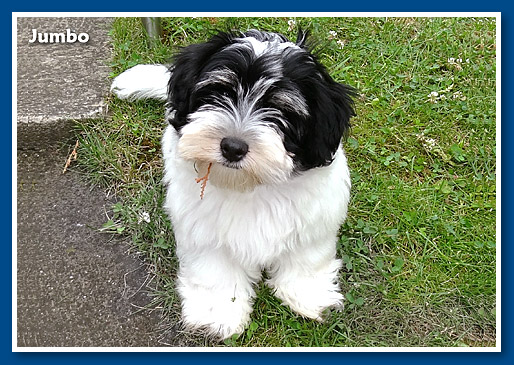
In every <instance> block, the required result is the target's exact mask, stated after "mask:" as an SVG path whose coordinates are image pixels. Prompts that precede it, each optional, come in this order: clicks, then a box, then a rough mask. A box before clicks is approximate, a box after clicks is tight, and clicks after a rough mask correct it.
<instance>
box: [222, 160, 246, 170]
mask: <svg viewBox="0 0 514 365" xmlns="http://www.w3.org/2000/svg"><path fill="white" fill-rule="evenodd" d="M221 165H222V166H224V167H227V168H229V169H233V170H241V169H242V167H241V164H238V163H234V162H228V161H224V162H222V163H221Z"/></svg>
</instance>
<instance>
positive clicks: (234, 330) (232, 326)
mask: <svg viewBox="0 0 514 365" xmlns="http://www.w3.org/2000/svg"><path fill="white" fill-rule="evenodd" d="M178 289H179V292H180V295H181V297H182V322H183V324H184V327H185V328H186V329H188V330H203V331H205V332H206V333H207V334H208V335H211V336H213V337H217V338H220V339H225V338H228V337H231V336H232V335H234V334H240V333H242V332H243V331H244V329H245V327H246V326H247V324H248V323H249V322H250V314H251V312H252V298H251V297H250V296H249V295H248V293H247V292H245V291H241V292H236V293H234V292H232V293H230V292H229V291H225V290H223V291H220V290H216V289H215V288H212V290H211V289H210V288H206V287H201V286H193V287H186V286H182V285H179V287H178Z"/></svg>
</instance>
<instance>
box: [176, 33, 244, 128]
mask: <svg viewBox="0 0 514 365" xmlns="http://www.w3.org/2000/svg"><path fill="white" fill-rule="evenodd" d="M233 37H234V36H233V35H232V34H230V33H219V34H217V35H215V36H213V37H212V38H211V39H210V40H209V41H207V42H205V43H200V44H193V45H190V46H187V47H184V48H182V50H181V51H180V52H179V53H178V54H177V55H176V56H175V58H174V61H173V65H172V66H171V69H170V71H171V77H170V80H169V83H168V105H169V107H170V108H172V109H174V110H175V113H174V114H173V118H172V119H171V120H170V121H169V122H170V123H171V124H172V125H173V126H174V127H175V129H177V130H180V128H182V127H183V126H184V125H185V124H186V123H187V115H188V114H189V113H191V112H192V110H191V108H192V92H193V90H194V87H195V85H196V84H197V81H198V79H199V77H200V75H201V73H202V69H203V68H204V66H205V64H206V63H207V62H208V61H209V59H210V57H212V55H213V54H215V53H216V52H218V51H219V50H220V49H222V48H223V47H225V46H227V45H228V44H230V43H232V40H233Z"/></svg>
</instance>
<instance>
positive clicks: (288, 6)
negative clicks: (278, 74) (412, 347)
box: [0, 0, 514, 365]
mask: <svg viewBox="0 0 514 365" xmlns="http://www.w3.org/2000/svg"><path fill="white" fill-rule="evenodd" d="M1 6H2V8H4V7H5V9H2V10H7V11H3V12H2V13H1V14H2V22H0V29H1V31H2V34H3V35H4V38H5V37H6V36H8V35H11V33H12V32H11V24H12V20H11V19H12V12H27V11H30V12H32V11H35V12H36V11H37V12H49V11H51V12H54V11H67V12H83V11H91V12H120V11H125V12H136V11H137V12H140V11H163V12H165V11H166V12H169V11H216V12H220V11H238V12H256V11H262V12H270V11H277V12H278V11H297V12H299V11H302V12H303V11H305V12H332V11H337V12H355V11H359V12H370V11H373V12H399V11H403V12H425V11H429V12H432V11H433V12H463V11H465V12H501V24H502V27H501V35H502V61H503V62H502V65H503V66H504V67H503V69H502V75H501V81H502V85H503V87H502V96H503V97H502V99H503V100H507V101H510V100H509V99H507V98H508V97H509V96H510V94H511V91H510V85H512V84H513V82H512V81H513V80H512V72H511V71H510V68H509V67H507V65H509V64H511V63H510V62H512V61H511V60H512V46H513V45H512V44H511V43H512V42H511V39H512V37H513V36H514V32H513V30H514V23H513V15H512V12H511V11H510V6H509V5H508V3H507V1H488V2H470V1H462V0H454V1H441V0H434V1H429V2H420V1H418V2H412V1H409V2H407V1H405V0H404V1H400V2H397V3H391V2H384V1H378V0H371V1H369V0H368V1H366V2H353V3H346V2H336V1H315V2H298V1H291V0H284V1H280V2H278V1H276V0H275V1H269V0H263V1H259V2H255V1H252V2H248V3H241V2H238V3H235V2H221V1H206V0H196V1H194V2H193V3H192V2H180V1H177V2H166V3H148V2H144V3H142V2H140V3H136V2H132V3H126V2H120V3H115V2H113V1H109V2H106V1H99V0H88V1H74V2H71V1H66V2H65V1H62V0H61V1H59V2H52V3H51V4H50V3H46V2H42V1H40V2H37V3H36V2H27V1H24V2H23V3H21V2H20V3H12V2H7V3H4V4H3V5H1ZM6 63H7V62H6ZM11 66H12V65H11ZM6 68H7V67H6ZM10 71H11V69H9V70H8V71H4V72H3V75H2V78H4V79H5V80H3V81H4V83H3V84H4V85H6V84H11V83H12V80H11V82H9V80H8V78H7V77H6V76H5V75H7V74H10ZM1 100H2V103H11V104H9V106H8V108H10V107H11V105H12V99H10V98H6V97H5V96H4V97H3V98H2V99H1ZM512 105H513V103H511V102H510V103H509V102H505V103H504V104H503V108H502V120H503V121H504V122H503V123H502V125H501V127H502V136H501V141H502V142H503V145H504V147H503V148H502V150H501V153H502V154H501V157H502V167H503V168H502V172H503V178H502V181H508V180H507V179H508V175H507V173H508V171H509V170H510V165H511V163H510V161H511V160H512V159H511V157H512V156H511V149H510V148H508V147H505V146H508V145H507V144H506V143H507V141H508V140H507V138H508V137H509V136H511V135H512V129H513V128H514V127H513V125H512V123H510V122H509V121H510V120H511V118H510V116H511V113H512ZM4 123H9V128H8V131H5V132H4V133H2V137H0V138H1V143H0V149H1V152H2V156H9V155H11V151H12V145H11V142H12V141H11V132H12V129H11V128H12V127H13V126H12V125H11V120H9V121H5V122H4ZM11 158H12V156H11ZM506 167H507V168H506ZM1 181H3V184H5V185H6V186H5V188H4V189H3V191H4V192H6V191H11V189H12V187H8V186H7V185H11V184H9V182H11V181H12V176H11V169H9V171H8V174H3V178H2V179H1ZM502 181H500V182H499V183H500V184H501V182H502ZM511 199H512V196H511V194H510V193H509V191H507V190H503V191H502V196H501V202H502V205H503V206H504V207H506V206H507V207H508V206H510V203H511ZM2 203H3V206H4V207H6V208H5V209H6V210H7V209H9V210H11V206H12V196H11V198H9V197H8V196H7V194H6V193H4V194H2ZM507 213H508V212H507ZM508 218H509V216H508V214H506V213H505V212H504V215H503V219H502V223H503V222H504V223H507V222H508V221H507V219H508ZM1 224H2V228H3V231H4V232H10V233H11V235H9V239H6V240H5V242H4V244H5V245H9V247H10V245H11V242H12V239H11V237H12V233H13V232H12V220H7V219H3V220H1ZM501 233H502V236H503V242H505V244H503V245H502V257H503V260H502V264H503V265H502V266H503V269H502V278H503V279H504V280H502V294H503V295H502V307H503V311H502V329H503V330H502V333H501V339H502V352H501V353H259V352H258V351H259V350H258V349H254V350H251V351H253V352H251V353H144V354H140V353H12V352H11V349H12V347H11V346H12V343H11V342H12V329H11V323H12V319H11V313H12V310H11V303H12V300H8V299H5V298H4V299H3V300H2V301H1V307H2V308H1V309H2V311H1V313H2V323H3V324H4V325H3V331H2V332H3V336H5V337H3V341H2V342H1V352H0V358H1V359H2V360H5V361H7V362H8V363H9V364H11V363H20V364H23V363H37V364H40V363H46V362H48V363H51V364H59V363H62V364H69V363H70V362H73V363H76V362H84V363H91V362H96V363H99V364H100V363H109V364H112V363H113V362H117V363H120V362H123V363H137V364H141V363H148V362H149V361H155V362H157V361H160V360H162V361H166V362H170V361H172V362H181V361H182V362H191V361H198V362H202V363H211V362H215V363H217V362H219V363H223V364H229V363H236V362H237V363H243V364H245V365H252V364H261V363H262V362H266V363H271V362H273V363H279V362H280V363H283V362H286V363H292V362H295V363H296V362H301V363H312V362H319V361H320V360H321V361H323V362H326V363H328V362H335V363H339V362H341V363H344V364H361V363H380V364H382V363H398V362H405V363H407V364H409V363H414V362H416V363H417V362H420V361H421V362H425V361H426V362H430V363H433V362H437V363H439V364H442V363H455V362H459V363H460V362H466V365H468V364H469V362H471V363H475V362H476V363H481V364H483V363H486V362H489V363H495V364H507V363H514V361H513V356H512V353H513V351H514V350H513V349H512V345H513V342H512V337H511V335H510V332H511V330H512V328H513V326H512V316H511V315H510V311H509V308H510V305H511V304H512V301H511V293H510V290H509V289H510V287H511V285H509V284H510V280H509V279H510V278H511V277H512V274H513V266H514V265H509V262H508V261H507V260H508V259H510V258H511V257H512V248H511V247H509V246H511V245H510V239H511V238H512V234H511V233H510V232H509V231H506V230H503V231H502V232H501ZM6 236H7V235H6V234H4V237H6ZM2 261H3V262H2V265H1V266H0V267H1V270H2V274H4V275H2V277H4V278H6V279H5V280H6V281H7V280H9V279H7V278H10V277H11V273H12V266H11V255H2ZM9 289H11V288H9ZM9 289H7V290H9ZM7 290H5V291H7Z"/></svg>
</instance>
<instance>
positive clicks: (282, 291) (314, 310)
mask: <svg viewBox="0 0 514 365" xmlns="http://www.w3.org/2000/svg"><path fill="white" fill-rule="evenodd" d="M333 242H334V239H331V240H327V241H326V243H325V246H324V247H323V246H322V247H319V246H318V247H317V248H316V249H315V250H309V249H308V248H307V249H305V250H301V251H300V250H298V251H297V252H293V253H287V254H284V255H283V256H282V257H281V258H280V259H279V260H278V261H277V262H276V263H275V264H274V265H273V266H272V267H271V272H270V274H271V275H272V277H271V279H269V280H268V285H270V286H271V287H272V288H273V289H275V295H276V296H277V297H278V298H280V299H281V300H282V301H283V302H284V304H287V305H289V307H290V308H291V309H292V310H293V311H295V312H296V313H298V314H300V315H301V316H303V317H307V318H312V319H315V320H318V321H323V317H322V314H323V311H324V310H325V309H327V308H336V309H341V308H342V307H343V296H342V295H341V294H340V292H339V284H338V280H337V276H338V271H339V269H340V267H341V260H338V259H336V258H335V247H334V243H333Z"/></svg>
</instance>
